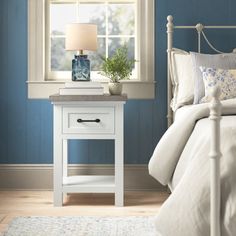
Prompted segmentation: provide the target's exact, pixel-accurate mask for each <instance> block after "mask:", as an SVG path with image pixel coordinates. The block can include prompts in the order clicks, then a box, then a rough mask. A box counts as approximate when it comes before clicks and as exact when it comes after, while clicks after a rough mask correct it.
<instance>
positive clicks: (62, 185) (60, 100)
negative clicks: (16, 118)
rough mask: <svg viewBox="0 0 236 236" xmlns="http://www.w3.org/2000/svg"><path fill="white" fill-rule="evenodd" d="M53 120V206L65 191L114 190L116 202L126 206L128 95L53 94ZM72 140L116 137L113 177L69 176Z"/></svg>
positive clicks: (56, 204) (58, 201)
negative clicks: (125, 170) (124, 134)
mask: <svg viewBox="0 0 236 236" xmlns="http://www.w3.org/2000/svg"><path fill="white" fill-rule="evenodd" d="M50 100H51V101H52V104H53V105H54V106H53V112H54V114H53V116H54V118H53V123H54V126H53V128H54V131H53V132H54V136H53V139H54V143H53V146H54V147H53V159H54V206H62V204H63V193H115V205H116V206H123V205H124V147H123V146H124V145H123V143H124V141H123V133H124V127H123V124H124V118H123V113H124V109H123V107H124V104H125V102H126V100H127V96H126V95H122V96H110V95H72V96H71V95H65V96H62V95H52V96H50ZM69 139H113V140H114V141H115V175H114V176H111V175H109V176H105V175H103V176H98V175H95V176H94V175H93V176H88V175H86V176H81V175H80V176H68V174H67V164H68V156H67V155H68V153H67V145H68V140H69Z"/></svg>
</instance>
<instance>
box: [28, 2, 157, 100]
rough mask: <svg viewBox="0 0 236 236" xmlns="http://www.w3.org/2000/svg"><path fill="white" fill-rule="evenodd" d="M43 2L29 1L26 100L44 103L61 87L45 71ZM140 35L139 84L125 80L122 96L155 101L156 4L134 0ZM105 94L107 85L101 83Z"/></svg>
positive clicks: (44, 7)
mask: <svg viewBox="0 0 236 236" xmlns="http://www.w3.org/2000/svg"><path fill="white" fill-rule="evenodd" d="M46 1H48V0H28V81H27V84H28V98H32V99H45V98H48V97H49V96H50V95H52V94H55V93H58V90H59V88H62V87H64V83H65V81H63V80H61V79H60V80H50V79H49V78H47V75H46V70H45V45H46V43H45V40H46V37H45V34H46V29H45V28H46V27H45V16H46V10H48V9H47V8H46ZM137 1H138V15H139V17H138V19H137V24H138V27H139V30H138V32H139V35H138V40H137V42H138V43H139V49H140V51H139V58H138V61H139V63H140V66H139V70H140V71H139V73H138V74H139V76H140V78H139V80H126V81H122V83H123V92H124V93H127V95H128V98H130V99H153V98H154V97H155V33H154V32H155V28H154V25H155V19H154V18H155V14H154V9H155V8H154V3H155V0H137ZM101 83H102V85H103V86H104V89H105V92H108V89H107V87H108V86H107V84H108V81H104V80H103V81H101Z"/></svg>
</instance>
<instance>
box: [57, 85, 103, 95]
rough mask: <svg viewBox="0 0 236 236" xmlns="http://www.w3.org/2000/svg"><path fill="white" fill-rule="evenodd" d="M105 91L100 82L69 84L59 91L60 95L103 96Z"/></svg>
mask: <svg viewBox="0 0 236 236" xmlns="http://www.w3.org/2000/svg"><path fill="white" fill-rule="evenodd" d="M103 93H104V89H103V86H102V85H101V83H99V82H67V83H65V88H61V89H60V90H59V94H60V95H103Z"/></svg>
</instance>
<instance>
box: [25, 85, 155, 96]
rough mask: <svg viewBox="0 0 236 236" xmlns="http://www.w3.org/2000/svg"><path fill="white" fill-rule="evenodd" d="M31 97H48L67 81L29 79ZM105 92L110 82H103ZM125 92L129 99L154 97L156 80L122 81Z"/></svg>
mask: <svg viewBox="0 0 236 236" xmlns="http://www.w3.org/2000/svg"><path fill="white" fill-rule="evenodd" d="M27 83H28V98H29V99H48V98H49V96H50V95H52V94H56V93H58V91H59V88H63V87H64V84H65V81H53V80H51V81H49V80H48V81H27ZM101 83H102V85H103V86H104V92H105V93H108V82H101ZM122 84H123V92H124V93H126V94H127V95H128V99H154V98H155V81H153V82H144V81H131V80H127V81H122Z"/></svg>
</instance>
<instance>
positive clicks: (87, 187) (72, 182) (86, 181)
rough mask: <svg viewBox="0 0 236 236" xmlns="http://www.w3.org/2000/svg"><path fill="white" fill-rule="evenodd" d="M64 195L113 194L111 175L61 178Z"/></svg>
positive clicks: (113, 178)
mask: <svg viewBox="0 0 236 236" xmlns="http://www.w3.org/2000/svg"><path fill="white" fill-rule="evenodd" d="M62 191H63V192H64V193H114V192H115V176H113V175H75V176H68V177H63V186H62Z"/></svg>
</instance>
